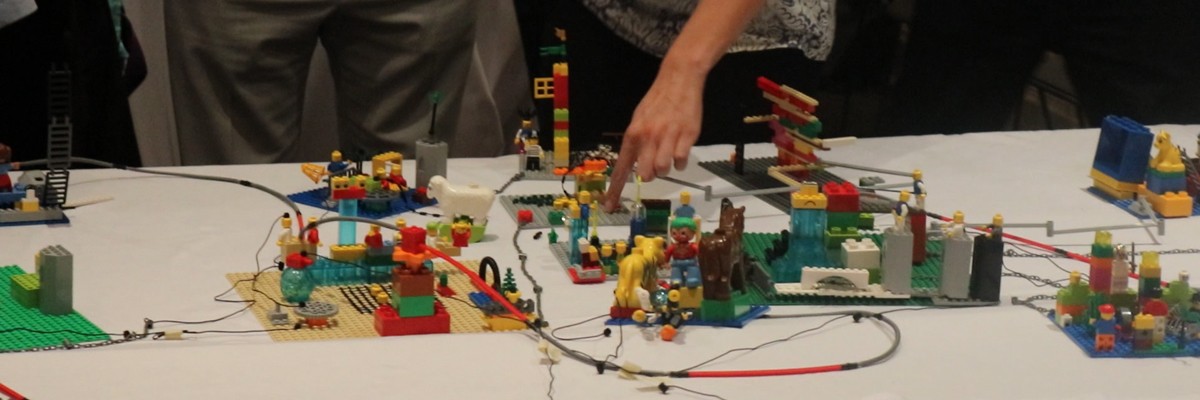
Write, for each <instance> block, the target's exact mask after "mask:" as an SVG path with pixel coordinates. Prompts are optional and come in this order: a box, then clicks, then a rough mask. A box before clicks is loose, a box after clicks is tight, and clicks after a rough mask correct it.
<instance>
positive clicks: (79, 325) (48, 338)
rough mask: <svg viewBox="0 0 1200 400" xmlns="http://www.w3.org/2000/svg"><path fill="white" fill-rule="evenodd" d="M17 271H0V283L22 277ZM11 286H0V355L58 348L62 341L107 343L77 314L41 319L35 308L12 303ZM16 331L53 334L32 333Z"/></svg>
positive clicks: (6, 269) (102, 333)
mask: <svg viewBox="0 0 1200 400" xmlns="http://www.w3.org/2000/svg"><path fill="white" fill-rule="evenodd" d="M23 274H25V271H24V270H22V269H21V267H18V266H15V265H10V266H7V267H0V282H2V281H5V280H8V279H11V277H12V276H13V275H23ZM10 288H11V285H0V316H3V317H2V318H0V351H18V350H28V349H34V348H38V347H49V346H59V345H62V344H63V342H64V341H68V342H71V343H76V344H78V343H86V342H95V341H100V340H106V339H108V335H106V334H104V331H101V330H100V328H97V327H96V325H94V324H92V322H91V321H88V320H87V318H84V317H83V316H82V315H80V314H79V313H77V312H71V313H68V314H65V315H45V314H42V312H41V311H40V310H38V309H36V308H26V307H25V306H22V305H21V304H20V303H17V301H16V300H15V299H13V296H12V293H11V292H10ZM16 328H26V329H34V330H38V331H49V332H56V333H50V334H44V333H34V332H28V331H24V330H15V329H16ZM66 331H69V332H66Z"/></svg>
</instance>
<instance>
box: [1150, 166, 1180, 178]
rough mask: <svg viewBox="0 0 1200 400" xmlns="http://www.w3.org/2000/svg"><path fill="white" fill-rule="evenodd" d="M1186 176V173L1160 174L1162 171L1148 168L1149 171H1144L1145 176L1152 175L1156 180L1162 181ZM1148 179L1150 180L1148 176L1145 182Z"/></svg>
mask: <svg viewBox="0 0 1200 400" xmlns="http://www.w3.org/2000/svg"><path fill="white" fill-rule="evenodd" d="M1186 174H1187V173H1186V171H1179V172H1162V171H1159V170H1156V169H1154V168H1150V169H1147V170H1146V175H1152V176H1154V177H1156V178H1162V179H1172V178H1182V177H1184V176H1186ZM1149 178H1150V177H1149V176H1147V177H1146V179H1147V180H1149Z"/></svg>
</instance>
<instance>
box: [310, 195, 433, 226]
mask: <svg viewBox="0 0 1200 400" xmlns="http://www.w3.org/2000/svg"><path fill="white" fill-rule="evenodd" d="M415 193H416V189H409V190H408V192H405V194H404V195H403V196H400V198H398V199H396V200H394V201H392V203H391V207H390V208H389V209H388V210H387V211H371V210H368V209H366V207H359V208H358V216H360V217H363V218H370V219H382V218H387V217H391V216H394V215H400V214H403V213H406V212H412V211H416V210H417V209H419V208H422V207H429V206H433V205H436V204H437V200H433V199H430V200H429V203H427V204H421V203H417V202H415V201H412V198H413V194H415ZM288 198H289V199H291V200H292V201H294V202H297V203H300V204H303V205H306V206H310V207H316V208H320V209H322V210H325V211H329V212H332V213H336V212H338V210H337V205H336V204H335V205H334V206H332V207H329V206H326V205H325V199H328V198H329V188H324V187H320V188H316V189H313V190H308V191H304V192H298V193H292V194H289V195H288Z"/></svg>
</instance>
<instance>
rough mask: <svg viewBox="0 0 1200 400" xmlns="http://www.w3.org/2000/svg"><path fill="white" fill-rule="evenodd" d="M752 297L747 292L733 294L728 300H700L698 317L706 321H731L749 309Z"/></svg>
mask: <svg viewBox="0 0 1200 400" xmlns="http://www.w3.org/2000/svg"><path fill="white" fill-rule="evenodd" d="M751 299H752V297H751V296H750V295H747V294H743V295H740V296H739V295H734V296H733V298H732V299H730V300H708V299H705V300H701V301H700V319H703V320H705V321H708V322H721V321H732V320H734V319H737V317H738V316H739V315H742V314H745V313H746V312H748V311H750V305H751V303H750V301H751Z"/></svg>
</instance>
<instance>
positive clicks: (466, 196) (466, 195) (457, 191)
mask: <svg viewBox="0 0 1200 400" xmlns="http://www.w3.org/2000/svg"><path fill="white" fill-rule="evenodd" d="M429 197H432V198H434V199H437V201H438V207H440V208H441V209H442V220H443V221H444V222H446V223H452V222H454V218H455V217H457V216H464V215H465V216H468V217H471V220H472V221H474V223H475V225H481V226H482V225H486V224H487V215H488V211H489V210H491V208H492V202H494V201H495V200H496V192H495V191H494V190H492V189H488V188H483V187H479V185H469V186H454V185H451V184H450V182H447V181H446V178H443V177H441V176H440V175H439V176H434V177H432V178H429Z"/></svg>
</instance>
